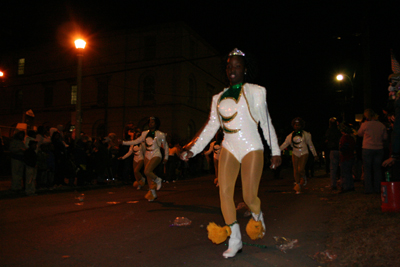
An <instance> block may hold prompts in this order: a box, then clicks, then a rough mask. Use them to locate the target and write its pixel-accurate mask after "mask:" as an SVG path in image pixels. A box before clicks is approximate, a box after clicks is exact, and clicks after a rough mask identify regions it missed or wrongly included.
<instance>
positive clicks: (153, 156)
mask: <svg viewBox="0 0 400 267" xmlns="http://www.w3.org/2000/svg"><path fill="white" fill-rule="evenodd" d="M160 124H161V122H160V119H159V118H157V117H150V119H149V122H148V125H149V130H147V131H144V132H142V135H141V136H140V137H139V138H136V139H135V140H131V141H123V142H122V144H123V145H127V146H131V145H137V144H140V143H142V142H144V143H145V146H146V152H145V157H144V175H145V176H146V177H147V183H148V184H149V189H150V190H149V192H148V193H147V194H146V196H145V198H146V199H147V200H148V201H154V200H155V199H157V193H156V189H157V190H160V188H161V186H162V179H161V178H160V177H157V175H156V174H155V173H154V169H155V168H156V167H157V166H158V164H160V163H161V161H162V154H161V147H163V148H164V163H166V162H167V160H168V154H169V149H168V142H167V140H166V136H165V134H164V133H163V132H161V131H159V130H158V129H159V128H160Z"/></svg>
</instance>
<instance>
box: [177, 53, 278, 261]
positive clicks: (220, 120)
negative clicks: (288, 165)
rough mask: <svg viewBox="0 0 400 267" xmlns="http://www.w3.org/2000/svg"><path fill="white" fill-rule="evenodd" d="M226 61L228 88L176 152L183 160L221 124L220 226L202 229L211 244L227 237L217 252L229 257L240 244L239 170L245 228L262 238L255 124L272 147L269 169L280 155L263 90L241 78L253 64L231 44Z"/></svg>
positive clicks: (198, 149) (260, 152)
mask: <svg viewBox="0 0 400 267" xmlns="http://www.w3.org/2000/svg"><path fill="white" fill-rule="evenodd" d="M226 63H227V64H226V75H227V77H228V80H229V83H230V87H229V88H225V89H224V90H223V91H222V92H220V93H219V94H217V95H214V97H213V99H212V104H211V113H210V117H209V119H208V122H207V123H206V125H205V126H204V128H203V129H202V130H201V131H200V133H199V136H198V137H197V138H194V139H193V141H192V142H190V143H189V144H188V145H186V146H185V150H186V151H184V152H183V153H182V154H181V159H182V160H188V159H189V158H192V157H193V156H195V155H197V154H198V153H200V152H202V151H203V149H204V147H205V146H206V145H207V144H208V143H209V142H210V141H211V139H212V138H213V137H214V136H215V134H216V133H217V131H218V129H219V128H220V127H221V128H222V130H223V132H224V140H223V142H222V150H221V154H220V158H219V168H218V180H219V194H220V201H221V210H222V215H223V217H224V220H225V224H226V226H224V227H222V228H221V227H219V226H217V225H216V224H215V223H210V224H209V225H208V226H207V230H208V238H209V239H211V240H212V241H213V242H214V243H216V244H219V243H222V242H224V241H225V240H226V238H227V237H228V236H230V239H229V247H228V249H227V250H226V251H225V252H224V253H223V254H222V255H223V257H225V258H229V257H234V256H235V255H236V254H237V253H238V252H240V251H241V249H242V246H243V243H242V237H241V233H240V227H239V224H238V222H237V220H236V207H235V203H234V192H235V183H236V180H237V177H238V174H239V170H240V169H241V178H242V188H243V199H244V202H245V203H246V205H247V206H248V207H249V208H250V210H251V213H252V218H251V219H250V221H249V223H248V225H247V227H246V231H247V233H248V234H249V236H250V237H251V238H252V239H257V238H262V237H263V236H264V234H265V224H264V218H263V214H262V212H261V201H260V199H259V198H258V196H257V194H258V188H259V184H260V179H261V175H262V170H263V164H264V152H263V150H264V147H263V144H262V141H261V137H260V135H259V133H258V125H260V126H261V129H262V131H263V134H264V137H265V138H266V141H267V143H268V145H269V146H270V148H271V151H272V157H271V166H270V167H271V168H272V169H275V168H277V167H278V166H279V165H280V164H281V157H280V150H279V145H278V141H277V137H276V133H275V129H274V127H273V125H272V122H271V118H270V116H269V112H268V109H267V102H266V90H265V88H264V87H261V86H258V85H255V84H250V83H247V82H246V81H247V80H248V78H249V76H250V75H252V74H253V73H254V72H253V67H254V65H252V64H250V62H249V57H248V56H245V53H243V52H242V51H240V50H238V49H237V48H235V49H234V50H233V51H232V52H230V53H229V55H228V58H227V62H226ZM250 78H251V77H250Z"/></svg>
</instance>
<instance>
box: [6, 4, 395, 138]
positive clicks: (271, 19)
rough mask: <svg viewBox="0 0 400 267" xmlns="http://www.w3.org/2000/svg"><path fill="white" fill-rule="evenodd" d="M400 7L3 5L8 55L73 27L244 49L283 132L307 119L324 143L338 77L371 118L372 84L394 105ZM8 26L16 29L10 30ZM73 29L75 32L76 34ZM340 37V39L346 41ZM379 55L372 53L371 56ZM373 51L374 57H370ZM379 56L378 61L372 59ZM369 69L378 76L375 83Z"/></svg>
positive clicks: (378, 100) (379, 97) (335, 109)
mask: <svg viewBox="0 0 400 267" xmlns="http://www.w3.org/2000/svg"><path fill="white" fill-rule="evenodd" d="M398 3H399V1H359V0H356V1H342V0H339V1H37V2H35V4H27V5H22V4H20V3H18V2H16V3H9V4H3V5H2V7H1V9H0V24H1V25H2V27H1V29H0V34H1V36H2V38H1V40H2V42H1V44H0V49H1V51H7V50H9V49H12V48H13V47H18V45H16V44H19V45H23V46H29V45H33V44H35V45H37V44H40V42H49V41H57V39H58V38H59V36H60V33H61V32H62V31H63V29H65V28H66V27H70V25H75V26H76V27H80V28H81V29H82V30H83V31H84V32H86V33H88V34H93V35H95V34H97V33H100V32H105V31H108V30H112V29H122V28H135V27H140V26H146V25H151V24H158V23H163V22H174V21H183V22H185V23H187V24H188V25H189V26H190V27H192V28H193V29H194V30H195V31H196V32H198V33H199V35H200V36H202V37H203V38H204V39H205V40H206V41H207V42H209V43H210V44H211V45H212V46H213V47H215V48H216V50H217V51H218V52H219V53H221V55H225V54H227V53H228V52H229V51H230V50H232V49H233V48H234V47H238V48H239V49H241V50H243V51H245V52H250V53H252V54H253V55H255V56H256V57H257V58H258V61H259V62H258V65H259V70H260V72H259V74H260V75H259V77H258V79H257V81H256V82H257V83H259V84H260V85H262V86H265V87H266V88H267V90H268V103H269V107H270V112H271V116H272V119H273V122H274V124H275V125H276V128H278V129H284V130H283V132H284V134H285V135H286V134H288V131H290V121H291V120H292V119H293V118H294V117H297V116H300V117H303V118H304V119H305V120H306V124H307V125H306V128H307V130H309V131H311V133H312V134H313V136H314V135H321V134H323V133H324V132H325V130H326V128H327V127H328V119H329V118H330V117H332V116H335V117H338V118H340V117H341V112H340V107H341V106H340V101H341V100H340V99H343V96H341V95H340V94H339V93H337V92H336V91H337V90H339V89H340V88H341V89H343V87H340V86H344V87H345V88H344V89H348V88H350V87H349V84H347V85H346V84H342V85H339V84H338V82H336V81H335V80H334V76H335V74H336V73H338V72H340V71H345V72H346V73H347V74H348V75H349V76H353V74H354V73H355V78H354V80H353V82H354V90H355V100H354V103H355V104H354V105H355V109H356V113H362V111H363V108H364V107H363V95H362V91H363V87H364V86H365V75H368V77H369V78H370V83H371V88H372V89H373V91H372V99H373V102H372V104H371V105H372V106H371V107H372V108H374V109H375V110H376V111H377V112H378V113H379V112H381V110H382V108H383V107H384V106H385V105H386V99H387V87H388V82H387V77H388V75H389V74H391V66H390V49H394V52H395V54H398V55H399V56H398V58H400V4H398ZM5 25H6V27H5ZM66 25H69V26H66ZM339 37H340V39H339ZM366 47H369V49H365V48H366ZM365 51H367V53H366V52H365ZM366 55H369V56H370V57H366ZM366 67H369V69H370V74H366V73H368V72H366V69H368V68H366Z"/></svg>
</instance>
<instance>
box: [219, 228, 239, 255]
mask: <svg viewBox="0 0 400 267" xmlns="http://www.w3.org/2000/svg"><path fill="white" fill-rule="evenodd" d="M230 227H231V231H232V233H231V235H230V238H229V242H228V243H229V248H228V249H227V250H225V252H224V253H223V254H222V256H224V257H225V258H232V257H235V256H236V254H237V253H240V252H242V247H243V243H242V235H241V234H240V227H239V224H238V223H235V224H234V225H232V226H230Z"/></svg>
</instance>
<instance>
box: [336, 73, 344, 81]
mask: <svg viewBox="0 0 400 267" xmlns="http://www.w3.org/2000/svg"><path fill="white" fill-rule="evenodd" d="M343 79H344V77H343V75H342V74H338V75H337V76H336V80H338V81H342V80H343Z"/></svg>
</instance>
